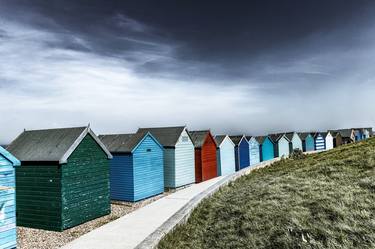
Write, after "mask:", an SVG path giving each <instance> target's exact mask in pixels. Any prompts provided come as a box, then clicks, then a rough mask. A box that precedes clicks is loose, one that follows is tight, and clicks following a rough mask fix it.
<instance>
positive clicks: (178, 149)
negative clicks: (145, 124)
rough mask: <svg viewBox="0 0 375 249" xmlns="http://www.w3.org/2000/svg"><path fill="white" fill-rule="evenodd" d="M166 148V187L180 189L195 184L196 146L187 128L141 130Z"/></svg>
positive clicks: (140, 130)
mask: <svg viewBox="0 0 375 249" xmlns="http://www.w3.org/2000/svg"><path fill="white" fill-rule="evenodd" d="M138 132H142V133H147V132H150V133H151V134H152V136H154V137H155V138H156V140H157V141H158V142H159V143H160V144H161V145H163V147H164V187H166V188H178V187H181V186H185V185H188V184H192V183H194V182H195V163H194V144H193V141H192V140H191V138H190V135H189V133H188V131H187V129H186V127H185V126H177V127H155V128H140V129H139V130H138Z"/></svg>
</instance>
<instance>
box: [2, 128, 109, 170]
mask: <svg viewBox="0 0 375 249" xmlns="http://www.w3.org/2000/svg"><path fill="white" fill-rule="evenodd" d="M87 134H89V135H90V136H91V137H92V138H93V139H94V140H95V141H96V143H97V144H98V145H99V146H100V147H101V149H102V150H103V151H104V152H105V153H106V154H107V157H108V158H109V159H111V158H112V155H111V153H110V152H109V151H108V150H107V148H106V147H105V146H104V144H103V143H102V142H101V141H100V140H99V138H98V137H97V136H96V135H95V134H94V133H93V132H92V131H91V129H90V128H89V127H75V128H60V129H47V130H30V131H24V132H23V133H21V135H19V136H18V137H17V138H16V139H15V140H14V141H13V142H12V143H11V144H10V145H9V146H8V148H7V149H8V151H9V152H10V153H12V154H13V155H14V156H15V157H17V158H18V159H19V160H20V161H22V162H23V161H47V162H59V163H60V164H63V163H67V160H68V158H69V156H70V155H71V154H72V153H73V151H74V150H75V149H76V148H77V146H78V145H79V144H80V143H81V141H82V140H83V139H84V138H85V137H86V135H87Z"/></svg>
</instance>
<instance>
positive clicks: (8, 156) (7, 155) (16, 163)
mask: <svg viewBox="0 0 375 249" xmlns="http://www.w3.org/2000/svg"><path fill="white" fill-rule="evenodd" d="M0 155H2V156H3V157H5V158H6V159H7V160H9V161H10V162H11V163H12V164H13V166H20V165H21V162H20V161H19V160H18V159H17V158H15V157H14V156H13V155H12V154H10V153H9V152H8V151H7V150H5V149H4V148H3V147H2V146H0Z"/></svg>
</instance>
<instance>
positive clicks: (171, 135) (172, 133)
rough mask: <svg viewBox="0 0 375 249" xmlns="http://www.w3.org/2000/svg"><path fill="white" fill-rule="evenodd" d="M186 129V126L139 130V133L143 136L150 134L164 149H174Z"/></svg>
mask: <svg viewBox="0 0 375 249" xmlns="http://www.w3.org/2000/svg"><path fill="white" fill-rule="evenodd" d="M185 128H186V127H185V126H177V127H155V128H139V129H138V132H142V133H143V134H146V133H147V132H150V133H151V134H152V136H154V137H155V138H156V139H157V140H158V142H159V143H161V144H162V145H163V146H164V147H174V146H175V145H176V143H177V142H178V139H179V138H180V136H181V133H182V132H183V131H184V130H185Z"/></svg>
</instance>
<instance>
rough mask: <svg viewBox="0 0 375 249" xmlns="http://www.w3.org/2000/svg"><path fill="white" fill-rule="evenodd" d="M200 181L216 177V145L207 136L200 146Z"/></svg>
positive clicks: (212, 139) (211, 138)
mask: <svg viewBox="0 0 375 249" xmlns="http://www.w3.org/2000/svg"><path fill="white" fill-rule="evenodd" d="M201 153H202V158H201V160H202V181H206V180H209V179H212V178H214V177H216V176H217V160H216V143H215V140H214V138H213V137H212V136H208V137H207V139H206V141H205V142H204V144H203V146H202V150H201Z"/></svg>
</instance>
